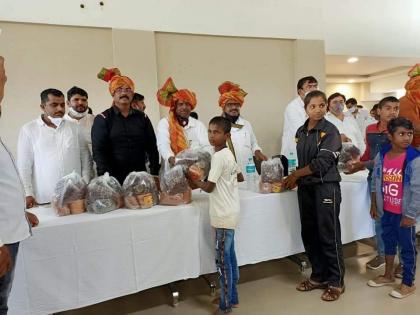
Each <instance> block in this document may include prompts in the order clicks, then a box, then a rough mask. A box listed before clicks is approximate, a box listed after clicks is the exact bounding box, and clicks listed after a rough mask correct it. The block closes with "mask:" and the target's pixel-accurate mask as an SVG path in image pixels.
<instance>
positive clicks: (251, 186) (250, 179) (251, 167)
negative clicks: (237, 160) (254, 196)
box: [246, 157, 257, 192]
mask: <svg viewBox="0 0 420 315" xmlns="http://www.w3.org/2000/svg"><path fill="white" fill-rule="evenodd" d="M246 187H247V189H248V190H250V191H254V192H256V191H257V172H256V168H255V164H254V159H253V158H252V157H250V158H248V164H247V165H246Z"/></svg>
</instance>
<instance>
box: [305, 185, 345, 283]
mask: <svg viewBox="0 0 420 315" xmlns="http://www.w3.org/2000/svg"><path fill="white" fill-rule="evenodd" d="M298 200H299V212H300V221H301V226H302V232H301V233H302V241H303V245H304V247H305V251H306V254H307V255H308V258H309V261H310V262H311V265H312V274H311V279H312V280H314V281H316V282H327V283H328V285H330V286H334V287H342V286H343V285H344V260H343V250H342V244H341V229H340V220H339V215H340V203H341V189H340V184H339V183H323V184H318V185H311V186H309V185H300V186H299V188H298Z"/></svg>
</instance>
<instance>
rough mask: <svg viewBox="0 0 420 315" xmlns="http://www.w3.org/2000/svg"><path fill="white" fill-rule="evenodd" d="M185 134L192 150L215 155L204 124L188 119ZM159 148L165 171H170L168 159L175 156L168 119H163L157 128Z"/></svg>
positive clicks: (191, 118)
mask: <svg viewBox="0 0 420 315" xmlns="http://www.w3.org/2000/svg"><path fill="white" fill-rule="evenodd" d="M184 134H185V137H186V138H187V141H188V146H189V147H190V148H192V149H203V150H206V151H207V152H209V153H210V154H213V152H214V150H213V147H212V146H211V145H210V143H209V138H208V132H207V128H206V127H205V126H204V124H203V123H202V122H201V121H199V120H197V119H195V118H193V117H189V118H188V125H186V126H185V127H184ZM157 146H158V150H159V153H160V155H161V157H162V158H163V160H164V162H165V169H168V167H169V164H168V163H169V162H168V159H169V158H170V157H171V156H175V154H174V153H173V152H172V149H171V139H170V136H169V121H168V118H162V119H161V120H160V121H159V124H158V127H157Z"/></svg>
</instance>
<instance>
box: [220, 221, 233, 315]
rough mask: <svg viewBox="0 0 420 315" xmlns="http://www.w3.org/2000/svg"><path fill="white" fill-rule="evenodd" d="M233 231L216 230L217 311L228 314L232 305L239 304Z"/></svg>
mask: <svg viewBox="0 0 420 315" xmlns="http://www.w3.org/2000/svg"><path fill="white" fill-rule="evenodd" d="M234 237H235V230H231V229H216V267H217V272H218V273H219V283H220V303H219V309H220V310H221V311H222V312H224V313H228V312H231V311H232V305H233V304H239V300H238V290H237V289H236V285H237V284H238V281H239V268H238V263H237V261H236V254H235V240H234Z"/></svg>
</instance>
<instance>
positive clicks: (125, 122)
mask: <svg viewBox="0 0 420 315" xmlns="http://www.w3.org/2000/svg"><path fill="white" fill-rule="evenodd" d="M92 151H93V160H94V161H95V163H96V167H97V172H98V175H103V174H104V173H105V172H108V173H109V174H110V175H112V176H114V177H115V178H116V179H117V180H118V181H119V182H120V183H121V184H122V183H123V182H124V179H125V178H126V176H127V175H128V174H129V173H130V172H133V171H146V165H145V162H146V154H147V157H148V159H149V162H150V172H151V173H152V174H153V175H158V173H159V168H160V165H159V153H158V150H157V147H156V136H155V132H154V130H153V126H152V123H151V122H150V119H149V118H148V117H147V116H146V115H145V114H144V113H143V112H141V111H138V110H135V109H132V110H130V113H129V115H128V116H127V117H124V116H122V115H121V113H120V111H119V110H118V108H116V107H115V106H113V107H111V108H109V109H107V110H106V111H104V112H103V113H102V114H99V115H97V116H96V117H95V120H94V122H93V126H92Z"/></svg>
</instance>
